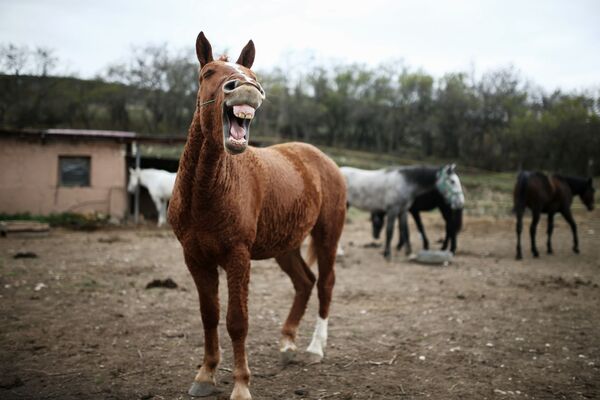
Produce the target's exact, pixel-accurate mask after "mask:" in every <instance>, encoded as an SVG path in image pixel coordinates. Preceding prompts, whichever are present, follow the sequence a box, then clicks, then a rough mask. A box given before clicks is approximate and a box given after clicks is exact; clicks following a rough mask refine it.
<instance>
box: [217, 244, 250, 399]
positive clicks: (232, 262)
mask: <svg viewBox="0 0 600 400" xmlns="http://www.w3.org/2000/svg"><path fill="white" fill-rule="evenodd" d="M223 268H224V269H225V271H226V272H227V287H228V289H229V303H228V306H227V332H229V337H230V338H231V343H232V347H233V362H234V367H233V379H234V386H233V392H232V393H231V397H230V399H231V400H249V399H251V398H252V396H251V395H250V388H249V385H250V369H249V368H248V359H247V356H246V336H247V335H248V285H249V282H250V251H249V250H248V249H246V248H240V249H234V250H232V251H231V252H230V253H229V254H228V256H227V260H225V262H224V263H223Z"/></svg>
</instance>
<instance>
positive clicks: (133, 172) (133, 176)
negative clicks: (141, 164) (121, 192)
mask: <svg viewBox="0 0 600 400" xmlns="http://www.w3.org/2000/svg"><path fill="white" fill-rule="evenodd" d="M139 181H140V170H139V169H133V168H129V184H128V185H127V191H128V192H129V193H135V188H136V186H137V185H138V183H139Z"/></svg>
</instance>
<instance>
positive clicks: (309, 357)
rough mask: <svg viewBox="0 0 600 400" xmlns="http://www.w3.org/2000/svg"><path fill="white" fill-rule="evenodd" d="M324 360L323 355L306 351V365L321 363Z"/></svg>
mask: <svg viewBox="0 0 600 400" xmlns="http://www.w3.org/2000/svg"><path fill="white" fill-rule="evenodd" d="M321 361H323V356H322V355H320V354H316V353H311V352H310V351H307V352H306V365H313V364H320V363H321Z"/></svg>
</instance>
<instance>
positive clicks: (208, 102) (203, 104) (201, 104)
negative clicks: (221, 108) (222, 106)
mask: <svg viewBox="0 0 600 400" xmlns="http://www.w3.org/2000/svg"><path fill="white" fill-rule="evenodd" d="M215 101H217V99H212V100H206V101H205V102H203V103H200V101H198V107H203V106H205V105H207V104H210V103H214V102H215Z"/></svg>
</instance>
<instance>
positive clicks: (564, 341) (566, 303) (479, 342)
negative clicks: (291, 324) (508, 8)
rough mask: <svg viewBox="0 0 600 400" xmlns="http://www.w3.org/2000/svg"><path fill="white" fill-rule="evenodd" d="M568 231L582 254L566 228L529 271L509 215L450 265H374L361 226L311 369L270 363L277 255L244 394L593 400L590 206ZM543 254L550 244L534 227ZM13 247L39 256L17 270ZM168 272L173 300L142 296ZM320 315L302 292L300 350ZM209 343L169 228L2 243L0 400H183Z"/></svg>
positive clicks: (358, 221)
mask: <svg viewBox="0 0 600 400" xmlns="http://www.w3.org/2000/svg"><path fill="white" fill-rule="evenodd" d="M576 219H577V220H578V222H579V234H580V241H581V246H580V247H581V254H580V255H575V254H573V253H572V252H571V236H570V232H569V229H568V227H567V225H566V224H565V223H564V221H562V220H560V221H557V224H556V228H555V235H554V249H555V254H554V255H552V256H549V255H546V254H545V251H542V252H541V253H542V254H541V257H540V258H539V259H533V258H532V257H531V253H530V252H529V240H528V238H527V237H526V238H525V242H524V243H525V250H526V251H525V259H524V260H523V261H515V259H514V243H515V239H514V233H513V231H514V221H513V220H512V219H510V218H500V219H496V218H486V217H478V218H475V217H471V218H469V217H467V218H466V220H465V229H464V231H463V232H462V233H461V235H460V236H459V250H458V254H457V256H456V258H455V261H454V263H453V264H451V265H450V266H447V267H435V266H425V265H419V264H415V263H413V262H410V261H408V260H407V259H406V257H405V255H404V253H403V252H402V253H396V254H395V255H394V258H393V261H392V262H385V261H384V259H383V257H382V255H381V252H382V249H381V248H377V247H372V246H370V244H372V239H371V237H370V226H369V222H368V220H367V216H366V215H365V214H355V216H354V218H353V219H352V220H351V221H350V222H349V223H348V224H347V225H346V227H345V230H344V234H343V237H342V243H343V246H344V249H345V251H346V255H345V257H343V258H342V259H340V260H339V261H338V263H337V283H336V287H335V290H334V302H333V305H332V315H331V317H330V331H329V342H328V348H327V353H326V357H325V359H324V361H323V362H322V363H321V364H318V365H307V364H306V363H304V362H303V361H302V357H300V360H299V361H298V362H297V363H295V364H291V365H288V366H286V367H285V368H282V367H281V366H280V365H279V358H278V351H277V349H278V345H277V342H278V339H279V329H280V327H281V323H282V321H283V320H284V318H285V317H286V315H287V311H288V308H289V306H290V305H291V300H292V286H291V283H290V281H289V280H288V278H287V276H286V275H285V274H284V273H283V272H281V271H280V270H279V268H278V267H277V265H276V264H275V262H274V261H273V260H267V261H259V262H253V270H252V277H251V293H250V332H249V336H248V342H247V346H248V350H249V364H250V368H251V371H252V374H253V377H252V384H251V390H252V394H253V396H254V398H255V399H333V400H335V399H521V398H522V399H588V398H600V288H599V285H600V211H595V213H593V214H581V215H577V216H576ZM526 223H527V225H526V227H528V220H527V221H526ZM425 224H426V226H427V228H428V234H429V236H430V239H431V241H432V243H433V244H434V245H435V246H438V244H437V243H435V242H436V240H437V239H439V238H440V237H441V235H442V225H441V219H440V218H439V217H438V216H437V215H436V214H431V215H428V216H427V217H426V218H425ZM412 232H413V236H412V243H413V248H414V249H416V250H418V249H419V248H420V243H419V240H418V239H419V238H418V237H417V235H416V233H415V231H414V230H412ZM526 232H527V230H526ZM394 240H396V239H394ZM538 244H539V248H540V250H545V221H543V222H542V223H541V225H540V228H539V236H538ZM20 252H21V253H22V252H33V253H35V255H37V258H14V256H15V255H16V254H17V253H20ZM221 275H222V276H221V279H223V275H224V274H221ZM166 278H171V279H172V280H173V281H174V282H175V283H176V284H177V288H171V289H169V288H153V289H146V285H147V284H148V283H149V282H151V281H153V280H155V279H161V280H162V279H166ZM223 283H224V282H222V284H221V303H222V313H224V312H225V311H226V310H225V308H226V307H225V305H226V296H227V293H226V290H227V289H226V285H225V284H223ZM316 309H317V304H316V294H313V297H312V298H311V302H310V304H309V309H308V310H307V313H306V315H305V318H304V320H303V323H302V325H301V327H300V328H301V329H300V332H299V338H298V345H299V347H300V348H301V349H304V348H306V346H307V345H308V343H309V340H310V337H311V334H312V330H313V326H314V322H315V317H316ZM222 321H224V318H222ZM220 333H221V343H222V346H223V362H222V364H221V366H220V373H219V377H218V378H219V379H218V380H219V386H220V388H222V389H223V394H222V395H219V396H217V398H219V399H221V398H223V399H227V398H229V394H230V392H231V389H232V377H231V373H230V370H231V364H232V362H231V361H232V360H231V359H232V354H231V347H230V342H229V339H228V336H227V332H226V329H225V327H224V324H223V323H221V328H220ZM202 342H203V336H202V326H201V320H200V314H199V312H198V302H197V296H196V291H195V288H194V285H193V282H192V280H191V277H190V276H189V274H188V271H187V269H186V267H185V266H184V263H183V257H182V252H181V249H180V246H179V244H178V242H177V241H176V239H175V238H174V236H173V234H172V233H171V232H170V231H169V230H168V229H164V230H158V229H156V228H152V227H142V228H138V229H133V228H119V229H117V228H113V229H106V230H101V231H96V232H92V233H82V232H73V231H66V230H53V231H52V232H51V233H50V235H49V236H47V237H41V238H25V237H9V238H0V398H2V399H82V398H86V399H187V398H188V396H187V394H186V393H187V389H188V387H189V385H190V384H191V382H192V379H193V377H194V375H195V370H196V366H197V365H198V364H199V363H200V360H201V356H202Z"/></svg>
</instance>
